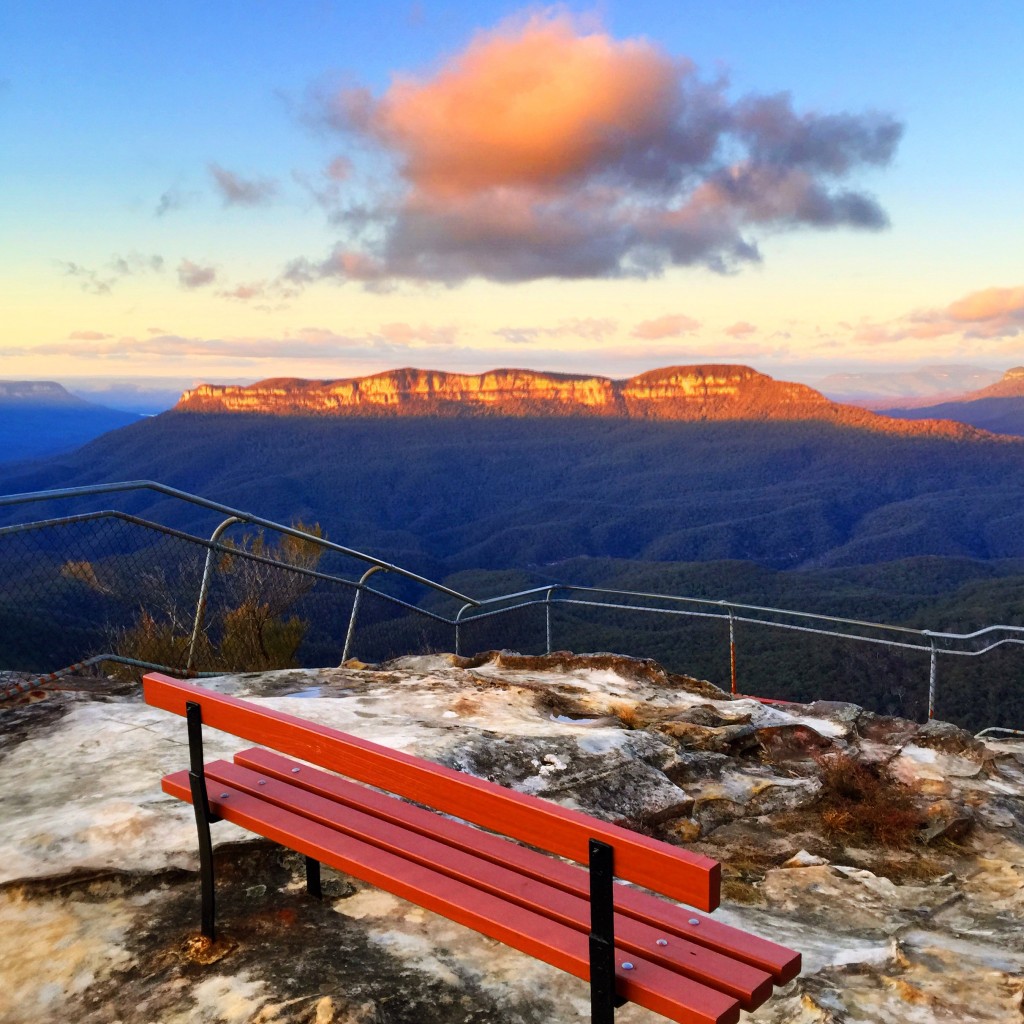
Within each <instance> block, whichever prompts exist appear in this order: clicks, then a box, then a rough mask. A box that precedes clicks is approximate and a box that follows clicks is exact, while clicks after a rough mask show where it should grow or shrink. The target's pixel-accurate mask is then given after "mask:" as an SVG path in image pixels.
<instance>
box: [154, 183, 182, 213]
mask: <svg viewBox="0 0 1024 1024" xmlns="http://www.w3.org/2000/svg"><path fill="white" fill-rule="evenodd" d="M184 205H185V195H184V193H183V192H182V191H181V189H179V188H178V187H177V185H172V186H171V187H170V188H169V189H166V190H165V191H164V192H162V193H161V195H160V198H159V199H158V200H157V204H156V209H155V210H154V211H153V212H154V214H155V215H156V216H157V217H163V216H165V215H166V214H168V213H171V212H172V211H173V210H180V209H181V207H182V206H184Z"/></svg>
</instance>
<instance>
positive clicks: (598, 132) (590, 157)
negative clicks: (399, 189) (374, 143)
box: [343, 14, 679, 195]
mask: <svg viewBox="0 0 1024 1024" xmlns="http://www.w3.org/2000/svg"><path fill="white" fill-rule="evenodd" d="M678 73H679V72H678V68H677V66H676V64H675V62H674V61H673V60H672V59H671V58H670V57H669V56H668V55H667V54H665V53H663V52H662V51H660V50H658V49H656V48H655V47H654V46H653V45H652V44H650V43H648V42H646V41H644V40H626V41H623V42H618V41H616V40H614V39H612V38H611V37H610V36H608V35H606V34H604V33H589V34H579V33H578V31H577V27H576V25H575V24H574V22H573V19H572V18H571V17H570V16H569V15H567V14H558V15H555V16H550V15H545V14H534V15H532V16H531V17H529V18H528V19H527V20H526V21H525V22H523V21H521V20H514V21H510V22H506V23H504V24H503V25H500V26H499V27H498V28H496V29H495V30H493V31H491V32H482V33H480V34H479V35H477V37H476V38H475V39H474V40H473V41H472V42H471V43H470V45H469V46H468V47H467V48H466V50H465V51H464V52H462V53H461V54H458V55H457V56H456V57H455V58H454V59H453V60H452V61H451V62H450V63H449V64H448V65H447V66H446V67H444V68H443V69H442V70H441V71H440V72H439V73H438V74H437V75H435V76H434V77H433V78H430V79H427V80H420V79H416V78H411V77H407V76H402V77H397V78H396V79H395V80H394V82H393V84H392V85H391V88H390V89H389V90H388V91H387V93H386V94H385V95H384V96H383V97H382V98H381V99H380V100H379V101H376V102H375V101H373V100H372V99H370V98H369V96H368V95H367V94H366V93H365V92H360V93H354V94H352V93H350V94H347V95H346V96H345V97H344V98H343V101H344V102H346V103H347V104H348V105H349V107H350V111H351V113H353V114H354V115H355V118H356V119H357V120H358V121H360V122H361V124H362V125H363V126H364V127H365V128H366V129H368V130H369V132H370V133H371V134H373V135H375V136H376V137H377V138H378V139H380V140H381V141H383V142H385V143H386V144H388V145H389V146H392V147H395V148H397V149H398V150H399V151H401V153H402V154H403V156H404V163H405V167H404V171H405V174H406V176H407V177H408V179H409V180H410V181H412V182H413V183H414V184H415V185H416V186H417V188H419V189H422V190H423V191H424V192H426V193H429V194H434V195H453V194H467V193H473V192H477V191H480V190H482V189H488V188H493V187H495V186H502V185H519V184H524V183H526V184H530V185H539V186H544V185H548V184H552V183H556V182H560V181H564V180H565V179H567V178H572V177H576V176H579V175H581V174H583V173H585V172H586V171H587V170H589V169H591V168H593V167H594V166H596V165H601V164H604V163H606V162H607V161H608V160H609V159H611V158H615V157H618V156H619V155H620V154H622V153H623V152H625V151H626V150H627V149H628V148H629V147H631V146H635V145H638V144H642V143H643V141H644V140H645V139H649V138H650V137H652V136H656V135H658V134H660V133H663V132H664V131H665V130H666V127H667V126H668V124H669V123H670V122H671V119H672V116H673V113H674V109H673V108H674V100H675V96H676V79H677V75H678Z"/></svg>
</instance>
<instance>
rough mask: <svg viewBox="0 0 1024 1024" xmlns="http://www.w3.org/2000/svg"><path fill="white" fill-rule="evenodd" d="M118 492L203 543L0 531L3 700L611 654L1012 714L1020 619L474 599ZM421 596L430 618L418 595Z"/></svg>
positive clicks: (926, 706)
mask: <svg viewBox="0 0 1024 1024" xmlns="http://www.w3.org/2000/svg"><path fill="white" fill-rule="evenodd" d="M122 486H123V487H124V488H125V489H126V490H133V491H134V490H138V489H139V488H140V487H151V488H153V489H155V490H158V491H160V492H162V493H163V494H164V495H167V496H168V497H169V498H170V499H172V500H174V501H179V502H189V503H192V504H193V505H195V506H196V507H197V508H199V509H200V510H205V511H207V512H208V513H216V514H217V515H216V516H215V517H214V518H212V519H211V523H216V527H215V528H214V529H212V530H211V532H210V533H209V534H207V535H206V536H205V537H203V536H197V535H195V534H194V533H189V532H186V531H184V530H179V529H174V528H171V527H169V526H165V525H162V524H160V523H157V522H154V521H152V520H149V519H145V518H143V517H141V516H139V515H133V514H129V513H127V512H122V511H111V510H103V511H97V512H79V513H76V514H74V515H65V516H58V517H52V518H48V519H40V520H32V519H31V517H30V516H29V517H28V518H29V521H27V522H24V521H23V522H17V523H12V524H11V525H8V526H3V527H0V571H2V577H0V579H2V584H0V670H5V671H6V672H7V673H8V675H9V678H8V679H7V681H6V682H5V681H4V680H3V677H2V675H0V697H3V696H10V695H12V694H14V693H16V692H20V691H21V690H22V689H25V688H28V687H29V686H31V685H33V684H34V683H35V682H36V681H37V680H38V678H39V677H42V676H45V675H50V674H53V673H57V674H60V673H62V672H64V671H67V670H68V669H69V668H72V669H78V668H80V666H81V665H82V664H83V663H86V664H96V665H97V666H99V669H98V670H102V671H103V672H106V673H108V674H111V673H112V674H120V675H122V676H125V677H130V676H132V675H133V674H134V675H138V673H139V670H140V669H144V668H147V667H156V666H159V667H162V668H165V669H168V670H170V671H173V672H178V673H189V674H206V673H220V672H231V671H260V670H265V669H272V668H282V667H291V666H309V667H320V666H325V665H336V664H339V663H340V662H341V661H342V660H344V659H352V658H354V659H357V660H359V661H362V662H369V663H373V662H380V661H384V660H386V659H388V658H393V657H397V656H399V655H405V654H422V653H435V652H448V651H455V652H456V653H459V654H464V655H466V654H475V653H478V652H480V651H487V650H499V649H510V650H515V651H518V652H520V653H523V654H542V653H549V652H551V651H555V650H569V651H575V652H599V651H608V652H615V653H617V654H627V655H633V656H636V657H645V658H653V659H655V660H656V661H659V662H660V663H661V664H663V665H664V666H665V667H666V668H667V669H668V670H669V671H675V672H680V673H685V674H689V675H693V676H697V677H700V678H705V679H710V680H711V681H713V682H715V683H717V684H718V685H720V686H721V687H722V688H723V689H725V690H732V691H733V692H734V693H748V694H755V695H757V696H760V697H771V698H775V699H782V700H793V701H801V702H802V701H810V700H843V701H852V702H855V703H859V704H863V705H865V706H867V707H869V708H871V709H872V710H874V711H877V712H880V713H884V714H896V715H901V716H904V717H908V718H914V719H918V720H920V719H923V718H926V717H930V716H932V715H933V714H934V715H938V716H939V717H942V718H946V719H948V720H951V721H955V722H958V723H960V724H963V725H966V726H968V727H971V728H975V729H977V728H981V727H983V726H1000V727H1006V728H1011V729H1012V728H1020V727H1021V725H1022V722H1021V718H1022V715H1021V708H1022V705H1024V656H1022V654H1021V651H1020V649H1019V647H1020V645H1022V644H1024V628H1022V627H1017V626H992V627H988V628H986V629H983V630H979V631H977V632H976V633H973V634H964V635H957V634H951V633H938V632H929V631H928V630H919V629H911V628H908V627H903V626H891V625H886V624H880V623H870V622H858V621H855V620H850V619H841V618H837V617H832V616H826V615H813V614H807V613H801V612H793V611H787V610H784V609H778V608H758V607H753V606H749V605H740V604H728V603H727V602H723V601H712V600H707V599H696V598H683V597H669V596H665V595H656V594H635V593H626V592H621V591H610V590H602V589H599V588H587V587H571V586H562V585H558V586H548V587H543V588H539V589H537V590H534V591H528V592H525V593H521V594H510V595H505V596H502V597H497V598H491V599H489V600H487V601H482V602H478V601H476V600H474V599H472V598H470V597H467V596H466V595H463V594H459V593H458V592H456V591H453V590H451V589H449V588H447V587H445V586H443V585H442V584H438V583H435V582H433V581H431V580H426V579H424V578H422V577H419V576H417V575H415V574H414V573H410V572H408V571H406V570H404V569H402V568H401V567H398V566H394V565H390V564H388V563H385V562H382V561H380V560H378V559H374V558H372V557H370V556H367V555H364V554H362V553H360V552H355V551H352V550H351V549H349V548H345V547H343V546H341V545H338V544H335V543H334V542H332V541H330V540H328V539H327V538H324V537H322V536H320V531H319V528H318V527H316V526H305V525H303V524H301V523H300V524H296V525H295V526H293V527H286V526H282V525H280V524H275V523H271V522H269V521H267V520H263V519H260V518H258V517H255V516H251V515H248V514H247V513H242V512H238V511H237V510H233V509H228V508H225V507H224V506H221V505H217V504H216V503H213V502H207V501H205V500H204V499H200V498H196V497H194V496H191V495H187V494H183V493H182V492H179V491H174V490H173V489H171V488H166V487H163V486H162V485H158V484H148V483H143V484H139V483H135V484H130V485H122ZM114 489H116V488H114V487H113V486H107V487H103V488H98V489H96V493H109V492H110V491H111V490H114ZM90 493H91V492H90V490H89V489H79V490H75V491H73V492H47V493H46V494H44V495H42V496H39V498H38V501H34V500H31V499H34V498H36V496H16V497H14V498H6V499H4V498H0V510H3V511H9V508H10V506H11V505H13V504H20V505H22V506H23V507H24V508H27V509H29V511H31V510H32V509H34V508H38V507H45V508H46V509H47V511H50V510H51V509H53V507H54V502H55V501H56V499H58V498H60V497H61V496H62V495H67V496H71V497H73V498H74V500H75V501H78V502H80V501H81V500H82V498H83V496H88V495H89V494H90ZM42 502H45V503H46V504H45V505H41V504H40V503H42ZM5 506H6V507H5ZM225 513H226V514H227V518H222V516H223V515H224V514H225ZM23 518H25V517H23ZM353 560H355V561H353ZM367 563H369V566H370V568H369V569H366V565H367ZM364 570H365V571H364ZM360 573H361V575H360ZM425 594H426V595H430V596H431V598H432V600H431V602H430V603H431V606H432V608H436V609H440V610H430V609H428V608H425V607H423V606H421V605H420V604H418V603H417V602H418V601H420V600H422V598H423V597H424V595H425ZM453 600H454V602H455V603H452V602H453ZM446 608H447V609H449V611H448V612H447V613H446ZM982 655H984V657H981V656H982ZM12 673H14V674H15V675H13V676H12V675H11V674H12Z"/></svg>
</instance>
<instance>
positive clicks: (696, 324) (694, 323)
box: [632, 313, 700, 341]
mask: <svg viewBox="0 0 1024 1024" xmlns="http://www.w3.org/2000/svg"><path fill="white" fill-rule="evenodd" d="M699 329H700V321H699V320H694V319H693V317H691V316H685V315H683V314H682V313H674V314H670V315H668V316H660V317H658V318H657V319H655V320H644V321H643V322H642V323H639V324H637V325H636V327H634V328H633V330H632V336H633V337H634V338H644V339H646V340H648V341H656V340H658V339H659V338H678V337H681V336H682V335H684V334H690V333H692V332H693V331H696V330H699Z"/></svg>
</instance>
